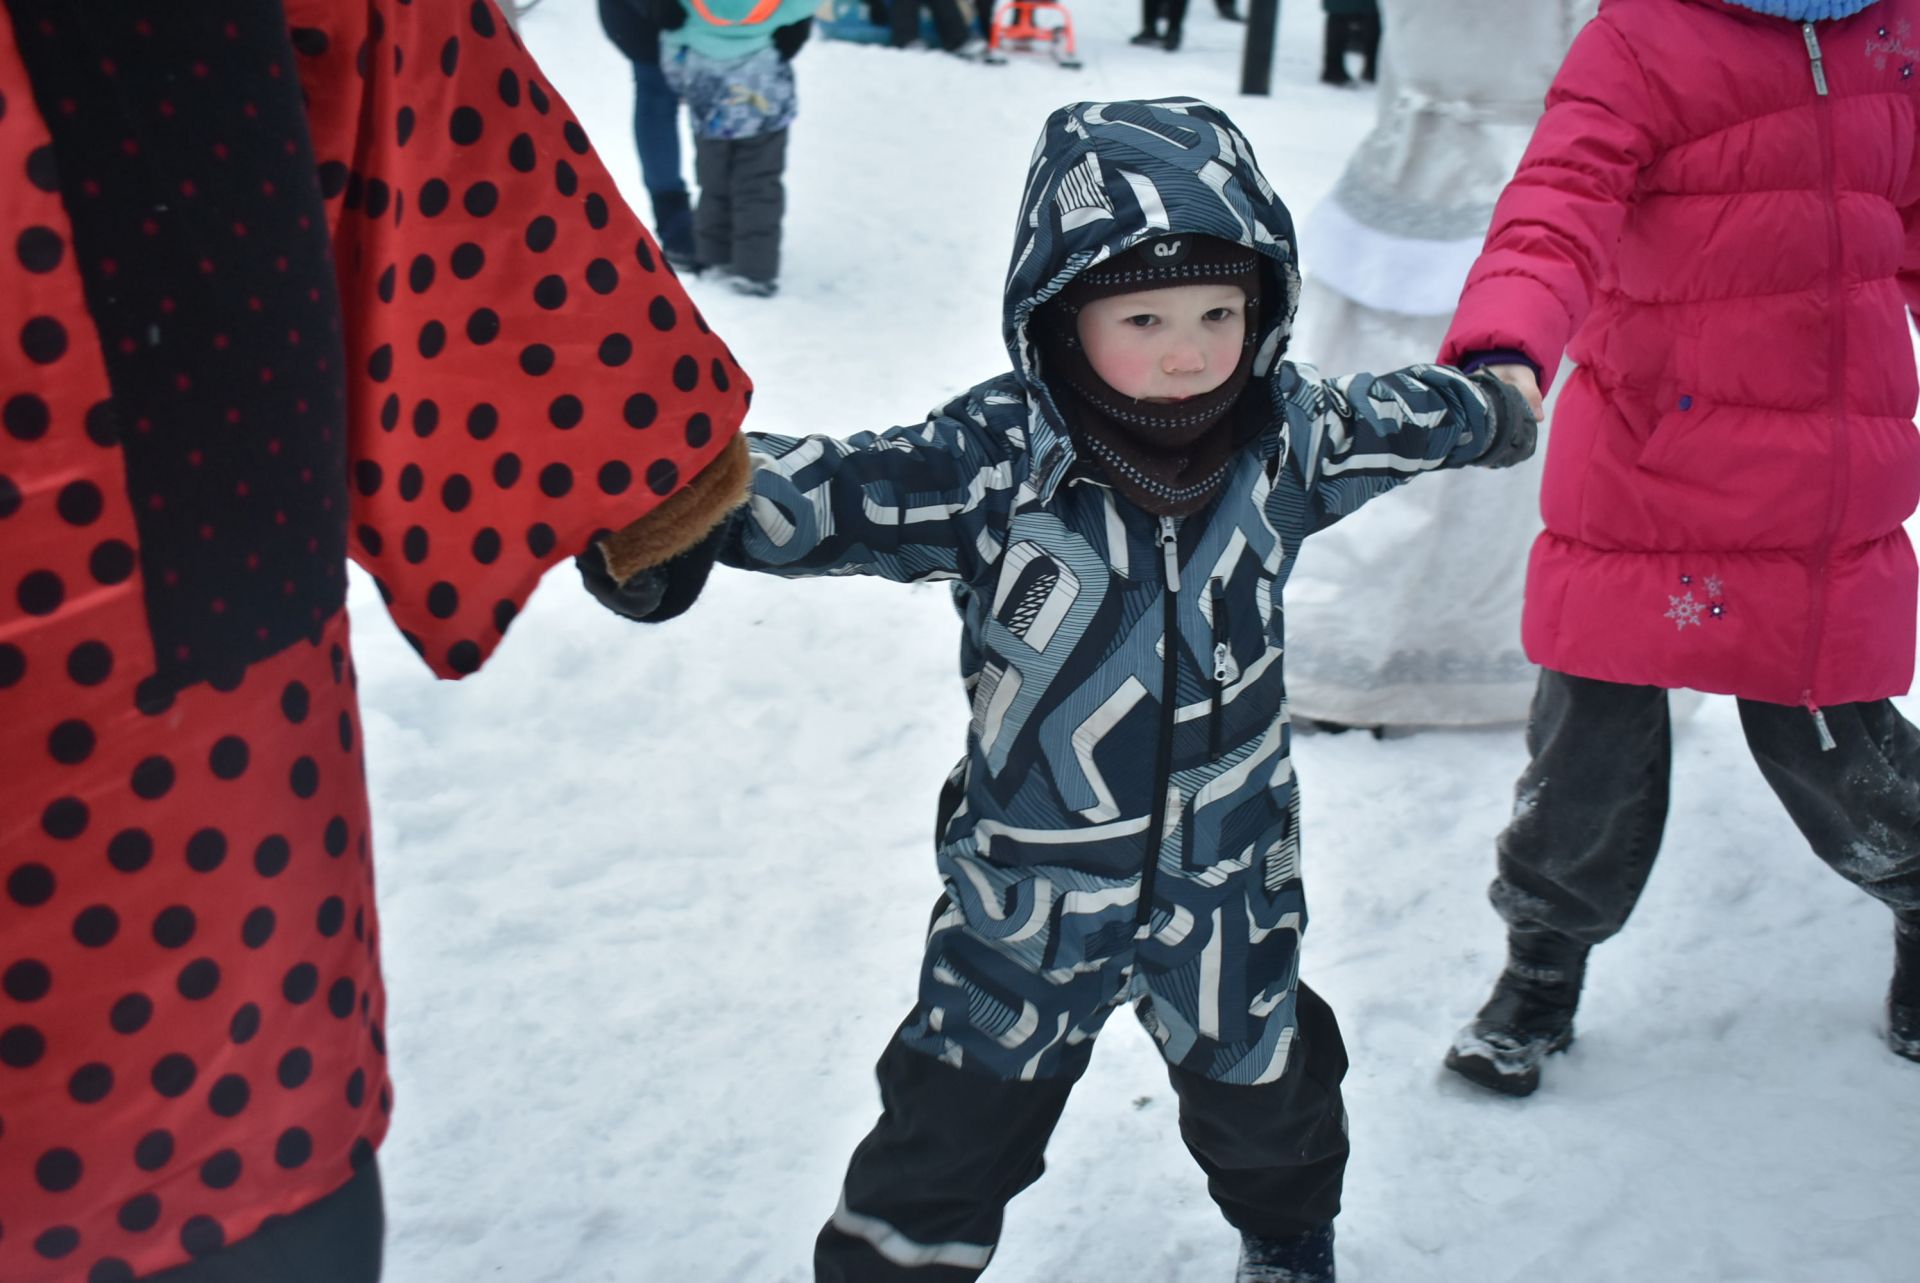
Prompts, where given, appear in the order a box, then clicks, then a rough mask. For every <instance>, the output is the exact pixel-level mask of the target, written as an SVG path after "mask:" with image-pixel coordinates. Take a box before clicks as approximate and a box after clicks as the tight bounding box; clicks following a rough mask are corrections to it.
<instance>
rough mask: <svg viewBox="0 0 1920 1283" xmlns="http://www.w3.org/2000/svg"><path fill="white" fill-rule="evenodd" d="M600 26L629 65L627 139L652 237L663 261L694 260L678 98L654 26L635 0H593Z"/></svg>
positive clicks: (683, 264)
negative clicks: (648, 208) (649, 209)
mask: <svg viewBox="0 0 1920 1283" xmlns="http://www.w3.org/2000/svg"><path fill="white" fill-rule="evenodd" d="M599 4H600V25H601V27H602V28H603V29H604V30H605V31H606V33H607V38H608V39H609V40H611V41H612V42H613V44H614V47H615V48H617V49H619V50H620V52H621V53H622V54H624V55H625V56H626V59H627V61H628V62H629V63H631V64H632V65H633V141H634V146H635V149H636V150H637V151H638V153H639V156H640V181H641V182H642V183H643V184H645V186H646V189H647V196H648V198H649V199H650V200H651V201H652V203H653V230H654V237H655V239H657V240H658V241H659V242H660V249H661V251H662V252H663V253H664V254H666V256H667V261H668V262H670V263H672V264H673V265H674V266H675V267H686V266H690V265H691V264H692V262H693V259H694V240H693V208H692V200H691V198H690V197H689V195H688V193H687V184H686V180H685V178H684V177H683V176H682V173H681V169H680V97H679V95H678V94H676V93H674V91H673V90H672V88H671V87H669V86H668V84H667V78H666V73H664V72H663V71H661V70H660V29H659V28H658V27H656V26H654V25H653V24H652V23H651V22H649V21H647V20H646V17H645V14H644V12H643V11H642V9H641V7H640V5H639V4H638V3H637V0H599Z"/></svg>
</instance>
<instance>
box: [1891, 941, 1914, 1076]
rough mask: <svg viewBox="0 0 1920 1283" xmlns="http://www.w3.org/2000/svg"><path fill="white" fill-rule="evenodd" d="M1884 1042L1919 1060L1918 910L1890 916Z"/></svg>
mask: <svg viewBox="0 0 1920 1283" xmlns="http://www.w3.org/2000/svg"><path fill="white" fill-rule="evenodd" d="M1887 1046H1888V1047H1890V1048H1892V1049H1893V1054H1894V1055H1896V1056H1905V1057H1906V1058H1907V1059H1908V1060H1916V1061H1920V913H1911V914H1896V915H1895V916H1894V920H1893V985H1892V986H1891V987H1890V988H1889V989H1888V990H1887Z"/></svg>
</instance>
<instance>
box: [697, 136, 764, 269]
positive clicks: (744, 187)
mask: <svg viewBox="0 0 1920 1283" xmlns="http://www.w3.org/2000/svg"><path fill="white" fill-rule="evenodd" d="M786 168H787V131H786V130H784V129H776V130H774V131H773V132H772V133H768V134H758V135H755V136H754V137H752V138H696V139H694V143H693V173H694V178H695V179H696V180H697V181H698V182H699V184H700V206H699V209H698V210H697V211H696V212H695V214H694V238H695V240H696V241H697V242H698V246H699V253H700V261H701V262H702V263H704V264H706V265H708V266H710V267H721V268H725V269H727V270H729V271H731V272H733V273H734V274H735V275H737V276H744V277H746V278H747V279H748V280H753V281H772V280H776V279H778V277H779V275H780V219H781V216H782V215H783V214H784V213H785V212H786V208H787V189H786V185H785V183H784V181H783V179H784V175H785V173H786Z"/></svg>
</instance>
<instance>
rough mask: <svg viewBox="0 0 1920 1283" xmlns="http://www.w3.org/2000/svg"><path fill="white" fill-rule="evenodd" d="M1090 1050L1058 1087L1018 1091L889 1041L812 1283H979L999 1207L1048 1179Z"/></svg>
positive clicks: (818, 1245)
mask: <svg viewBox="0 0 1920 1283" xmlns="http://www.w3.org/2000/svg"><path fill="white" fill-rule="evenodd" d="M916 1018H917V1013H916V1016H910V1017H909V1018H908V1024H911V1023H913V1021H914V1020H915V1019H916ZM1092 1048H1093V1044H1092V1043H1091V1042H1088V1043H1083V1044H1081V1046H1080V1048H1079V1049H1078V1055H1076V1056H1074V1057H1072V1058H1070V1059H1069V1060H1067V1061H1065V1062H1063V1064H1062V1065H1061V1069H1062V1070H1063V1073H1062V1074H1061V1076H1059V1077H1055V1078H1040V1079H1035V1080H1033V1081H1029V1082H1021V1081H1017V1080H1016V1081H1005V1080H1002V1079H999V1078H994V1077H991V1076H990V1075H987V1074H983V1073H979V1072H977V1071H975V1070H970V1069H959V1068H955V1067H954V1066H952V1065H949V1064H946V1063H945V1062H944V1061H940V1060H936V1059H934V1058H933V1057H932V1056H928V1055H925V1054H923V1053H921V1052H918V1051H915V1050H913V1049H912V1048H910V1047H908V1046H907V1045H906V1044H904V1043H902V1042H901V1041H900V1039H899V1038H898V1037H895V1038H894V1040H893V1041H892V1042H890V1043H889V1044H888V1045H887V1049H886V1051H885V1052H883V1053H882V1054H881V1056H880V1063H879V1064H878V1065H877V1066H876V1067H875V1070H874V1073H875V1076H876V1077H877V1078H878V1079H879V1081H880V1100H881V1106H882V1110H881V1114H880V1121H879V1122H877V1123H875V1124H874V1126H873V1130H872V1131H871V1132H869V1133H868V1134H867V1137H866V1139H865V1140H863V1141H861V1142H860V1145H859V1148H857V1149H855V1150H854V1152H853V1159H852V1161H851V1162H850V1163H849V1164H848V1166H847V1177H846V1184H845V1185H844V1186H843V1187H842V1189H841V1194H840V1206H839V1207H838V1208H837V1209H835V1211H834V1214H833V1218H832V1219H831V1220H829V1221H828V1222H827V1224H826V1225H825V1226H824V1227H823V1228H822V1229H821V1231H820V1236H819V1238H818V1239H816V1240H815V1241H814V1248H813V1271H814V1275H813V1276H814V1279H815V1281H816V1283H896V1281H901V1283H965V1280H970V1279H976V1278H978V1277H979V1276H980V1272H981V1271H982V1270H984V1269H985V1268H986V1267H987V1262H988V1261H990V1260H992V1259H993V1252H994V1248H995V1247H996V1246H997V1245H998V1243H999V1241H1000V1224H1001V1220H1002V1219H1003V1217H1004V1215H1005V1212H1006V1207H1007V1204H1008V1203H1009V1202H1010V1201H1012V1199H1013V1196H1014V1195H1016V1194H1018V1193H1019V1192H1020V1191H1021V1190H1023V1189H1025V1188H1026V1187H1027V1186H1029V1185H1031V1184H1033V1183H1034V1182H1035V1181H1037V1180H1039V1179H1040V1174H1041V1173H1042V1172H1043V1171H1045V1170H1046V1161H1045V1159H1044V1158H1043V1157H1042V1154H1043V1152H1044V1151H1045V1150H1046V1147H1047V1141H1048V1140H1049V1139H1050V1138H1051V1137H1052V1135H1053V1129H1054V1126H1055V1125H1056V1124H1057V1123H1058V1122H1059V1121H1060V1113H1061V1111H1062V1110H1063V1109H1065V1108H1066V1105H1067V1096H1068V1094H1069V1093H1070V1092H1071V1091H1072V1090H1073V1085H1074V1083H1075V1082H1077V1081H1079V1078H1080V1075H1081V1073H1083V1072H1084V1071H1085V1069H1086V1065H1087V1059H1088V1057H1089V1055H1090V1054H1091V1052H1092Z"/></svg>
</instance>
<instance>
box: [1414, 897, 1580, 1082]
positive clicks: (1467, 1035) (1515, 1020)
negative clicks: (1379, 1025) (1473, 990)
mask: <svg viewBox="0 0 1920 1283" xmlns="http://www.w3.org/2000/svg"><path fill="white" fill-rule="evenodd" d="M1586 970H1587V946H1586V945H1584V944H1581V943H1580V942H1579V941H1577V940H1570V939H1568V938H1567V937H1566V936H1563V935H1560V934H1558V933H1556V932H1551V931H1515V932H1513V933H1511V934H1510V935H1509V936H1508V937H1507V969H1506V970H1505V971H1503V972H1501V973H1500V979H1499V980H1498V981H1496V982H1495V983H1494V986H1493V996H1492V997H1490V998H1488V999H1487V1004H1486V1006H1484V1007H1482V1008H1480V1014H1479V1015H1478V1016H1475V1017H1474V1020H1473V1023H1472V1024H1470V1025H1468V1026H1467V1027H1466V1028H1465V1029H1462V1030H1461V1031H1460V1032H1459V1033H1458V1034H1457V1035H1455V1037H1454V1040H1453V1046H1452V1047H1450V1048H1448V1049H1447V1068H1448V1069H1451V1070H1453V1072H1454V1073H1456V1074H1459V1075H1460V1076H1461V1077H1463V1078H1465V1079H1467V1080H1469V1081H1471V1082H1475V1083H1478V1084H1480V1086H1482V1087H1486V1088H1489V1089H1490V1090H1493V1091H1497V1092H1503V1093H1505V1094H1506V1095H1509V1096H1530V1095H1532V1094H1533V1090H1534V1088H1536V1087H1538V1086H1539V1085H1540V1062H1541V1061H1543V1060H1545V1059H1546V1058H1547V1057H1548V1056H1550V1055H1552V1054H1553V1053H1554V1052H1556V1051H1565V1050H1566V1049H1567V1048H1568V1047H1569V1046H1570V1045H1571V1044H1572V1043H1573V1009H1574V1007H1575V1006H1576V1005H1578V1003H1579V1001H1580V983H1581V981H1582V980H1583V979H1585V977H1586Z"/></svg>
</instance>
